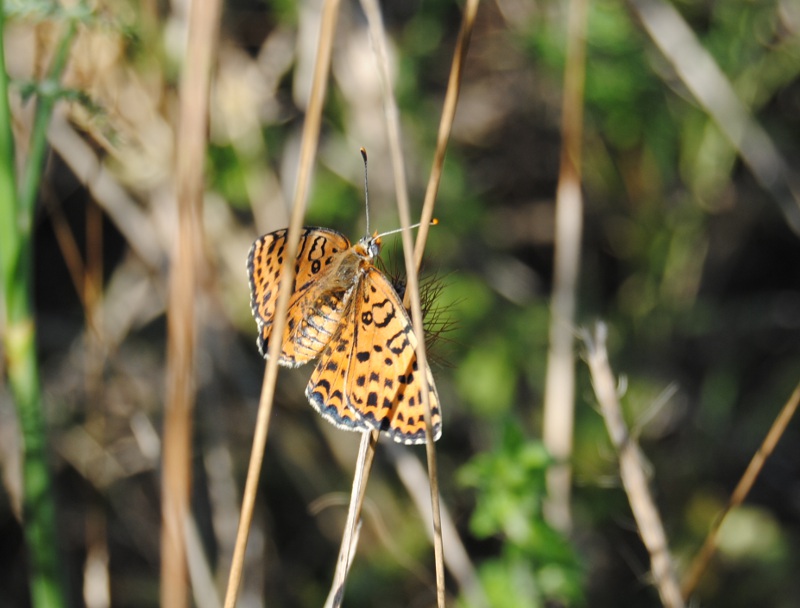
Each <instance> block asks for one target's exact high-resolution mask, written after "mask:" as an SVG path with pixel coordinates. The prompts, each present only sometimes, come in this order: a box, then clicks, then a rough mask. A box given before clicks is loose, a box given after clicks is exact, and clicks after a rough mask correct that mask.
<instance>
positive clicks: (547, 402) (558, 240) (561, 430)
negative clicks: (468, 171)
mask: <svg viewBox="0 0 800 608" xmlns="http://www.w3.org/2000/svg"><path fill="white" fill-rule="evenodd" d="M587 13H588V0H571V1H570V3H569V17H568V26H567V61H566V66H565V67H564V99H563V103H562V110H561V111H562V116H561V139H562V145H561V166H560V170H559V175H558V189H557V191H556V221H555V232H556V233H555V260H554V268H553V296H552V300H551V302H550V347H549V351H548V354H547V376H546V379H545V391H544V425H543V426H544V430H543V440H544V444H545V446H546V447H547V449H548V450H549V451H550V453H551V454H552V455H553V457H554V458H555V459H556V464H554V465H553V466H552V467H550V469H549V470H548V472H547V493H548V500H547V502H546V505H545V515H546V517H547V519H548V521H549V522H550V525H552V526H553V527H554V528H555V529H557V530H560V531H562V532H568V531H569V530H570V528H571V527H572V516H571V514H570V494H571V492H570V487H571V483H572V482H571V479H572V474H571V467H570V465H569V462H568V461H569V458H570V457H571V456H572V435H573V427H574V425H575V352H574V342H575V340H574V335H573V334H574V330H573V326H574V324H575V309H576V302H577V294H576V292H577V289H578V274H579V269H580V259H581V235H582V232H583V198H582V195H581V148H582V143H583V86H584V81H585V75H586V20H587Z"/></svg>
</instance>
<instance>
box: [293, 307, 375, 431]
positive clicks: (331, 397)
mask: <svg viewBox="0 0 800 608" xmlns="http://www.w3.org/2000/svg"><path fill="white" fill-rule="evenodd" d="M352 308H353V300H352V299H350V301H349V302H348V303H347V310H345V312H344V315H343V318H344V319H345V320H349V319H351V318H352ZM352 351H353V324H352V323H347V322H345V323H340V324H339V328H338V329H337V331H336V333H335V334H334V336H333V337H332V338H331V340H330V341H329V342H328V344H327V346H326V347H325V348H324V350H323V351H322V355H321V356H320V360H319V362H318V363H317V366H316V367H315V368H314V372H313V373H312V374H311V379H310V380H309V382H308V386H307V387H306V397H307V398H308V400H309V402H310V403H311V405H313V406H314V409H315V410H317V412H319V413H320V415H321V416H322V417H323V418H325V420H327V421H328V422H331V423H332V424H333V425H334V426H337V427H339V428H340V429H345V430H350V431H368V430H369V427H367V425H366V424H365V423H364V421H363V420H362V419H361V416H359V414H358V413H357V412H356V411H355V410H353V409H351V408H349V407H348V406H347V402H346V399H345V396H344V390H345V382H344V380H345V372H346V370H347V362H348V360H349V359H350V356H351V354H352Z"/></svg>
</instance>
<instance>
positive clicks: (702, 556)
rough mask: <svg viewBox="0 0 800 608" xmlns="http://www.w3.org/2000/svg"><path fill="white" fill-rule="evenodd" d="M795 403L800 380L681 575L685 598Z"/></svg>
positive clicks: (799, 402)
mask: <svg viewBox="0 0 800 608" xmlns="http://www.w3.org/2000/svg"><path fill="white" fill-rule="evenodd" d="M798 405H800V384H798V385H797V387H796V388H795V389H794V392H793V393H792V395H791V397H789V400H788V401H787V402H786V404H785V405H784V406H783V409H781V412H780V414H778V417H777V418H776V419H775V422H773V423H772V427H771V428H770V429H769V432H768V433H767V436H766V437H765V438H764V441H763V442H762V443H761V446H760V447H759V448H758V451H757V452H756V453H755V454H754V455H753V458H752V460H751V461H750V464H749V465H747V469H746V470H745V472H744V474H743V475H742V478H741V479H740V480H739V483H738V484H736V488H735V489H734V490H733V493H732V494H731V497H730V499H728V504H727V506H726V507H725V510H723V511H722V513H720V515H719V517H717V519H716V521H715V522H714V525H713V526H712V527H711V530H709V532H708V536H706V540H705V542H703V547H702V548H701V549H700V551H699V552H698V554H697V555H696V556H695V558H694V560H693V561H692V565H691V566H690V567H689V571H688V572H687V574H686V576H685V577H684V580H683V585H682V586H681V592H682V593H683V597H684V599H686V600H688V598H689V597H690V596H691V595H692V593H694V590H695V589H696V588H697V584H698V583H699V582H700V579H701V578H702V576H703V573H704V572H705V571H706V568H708V564H709V562H710V561H711V558H712V557H713V556H714V553H715V552H716V550H717V536H718V534H719V530H720V528H721V527H722V522H724V521H725V518H726V517H727V516H728V513H730V512H731V510H732V509H734V508H736V507H738V506H739V505H740V504H742V503H743V502H744V499H745V498H747V495H748V494H749V493H750V490H751V488H752V487H753V484H754V483H755V481H756V479H757V478H758V476H759V474H760V473H761V469H762V468H764V463H765V462H766V461H767V458H769V457H770V455H771V454H772V452H773V451H774V450H775V446H776V445H778V441H780V439H781V437H783V434H784V433H785V432H786V428H787V427H788V426H789V422H790V421H791V419H792V418H793V417H794V415H795V412H797V407H798Z"/></svg>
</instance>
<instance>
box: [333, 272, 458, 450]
mask: <svg viewBox="0 0 800 608" xmlns="http://www.w3.org/2000/svg"><path fill="white" fill-rule="evenodd" d="M345 321H346V322H345V323H343V325H347V326H348V327H352V328H353V330H352V333H353V336H352V344H350V345H349V348H350V350H351V352H350V356H349V357H347V359H345V360H344V361H345V362H346V364H347V371H346V373H345V375H344V394H345V398H346V401H347V405H348V406H349V407H350V408H351V409H353V410H355V411H356V412H358V414H359V415H360V416H361V418H362V419H363V420H364V422H365V423H366V424H367V425H368V426H369V427H371V428H374V429H377V430H379V431H381V432H383V433H384V434H386V435H388V436H389V437H390V438H391V439H392V440H394V441H396V442H398V443H406V444H419V443H425V416H424V411H425V406H424V404H423V402H422V383H423V382H427V385H428V397H429V400H430V406H431V422H432V425H433V439H434V441H436V440H437V439H439V437H440V436H441V433H442V417H441V412H440V410H439V396H438V394H437V393H436V386H435V385H434V382H433V375H432V374H431V370H430V368H428V367H426V368H425V369H424V370H420V369H419V368H418V365H417V353H416V347H417V339H416V336H415V335H414V332H413V329H412V325H411V319H410V318H409V316H408V313H407V312H406V310H405V308H404V307H403V303H402V301H401V300H400V298H399V296H398V295H397V292H395V290H394V289H393V288H392V286H391V284H390V283H389V281H388V279H387V278H386V277H385V276H384V275H383V274H382V273H381V272H380V271H379V270H378V269H377V268H375V267H374V266H369V267H367V268H366V269H365V272H364V274H363V276H362V277H361V278H360V280H359V282H358V286H357V288H356V292H355V294H354V295H353V299H352V303H351V304H350V305H349V306H348V311H347V314H346V315H345Z"/></svg>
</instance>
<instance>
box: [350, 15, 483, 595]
mask: <svg viewBox="0 0 800 608" xmlns="http://www.w3.org/2000/svg"><path fill="white" fill-rule="evenodd" d="M362 6H363V8H364V12H365V14H366V15H367V21H368V23H369V25H370V32H371V34H372V40H373V44H374V45H375V50H376V54H377V58H378V68H379V73H380V75H381V83H382V85H383V90H384V95H383V98H384V111H385V113H386V118H387V127H388V132H389V146H390V151H391V153H392V167H393V170H394V178H395V179H394V181H395V188H396V193H397V208H398V213H399V215H400V225H401V226H402V227H403V228H404V229H405V230H403V232H402V239H403V252H404V255H405V263H406V273H407V281H408V282H407V289H406V292H405V298H404V302H403V304H404V306H405V307H406V308H410V310H411V318H412V322H413V324H414V332H415V333H416V335H418V336H422V335H424V333H423V332H424V329H423V326H422V308H421V305H420V298H419V277H418V269H419V266H420V264H421V262H422V253H423V251H424V248H425V241H426V239H427V234H428V228H429V224H430V222H431V220H432V219H433V206H434V203H435V200H436V194H437V192H438V189H439V182H440V180H441V174H442V167H443V165H444V156H445V152H446V150H447V142H448V140H449V138H450V131H451V130H452V125H453V119H454V117H455V111H456V105H457V102H458V95H459V91H460V87H461V74H462V70H463V65H464V59H465V57H466V54H467V49H468V48H469V39H470V35H471V33H472V28H473V25H474V22H475V15H476V13H477V9H478V0H468V2H467V5H466V7H465V9H464V15H463V18H462V21H461V29H460V30H459V34H458V39H457V41H456V47H455V53H454V57H453V63H452V66H451V69H450V78H449V80H448V86H447V92H446V94H445V101H444V106H443V108H442V118H441V120H440V123H439V133H438V137H437V144H436V151H435V154H434V161H433V167H432V169H431V175H430V178H429V180H428V187H427V190H426V193H425V201H424V203H423V208H422V214H421V218H420V222H421V225H420V228H419V231H418V233H417V242H416V247H415V249H413V250H412V246H411V234H410V232H409V230H408V227H409V226H410V225H411V219H410V217H411V214H410V210H409V209H410V206H409V202H408V190H407V187H406V177H405V166H404V163H403V155H402V146H401V143H400V141H401V140H400V121H399V113H398V110H397V103H396V101H395V98H394V93H393V88H392V86H391V82H390V78H389V67H388V61H387V58H386V57H387V53H386V34H385V31H384V28H383V22H382V19H381V16H380V11H379V9H378V5H377V2H375V0H362ZM412 251H413V253H412ZM417 360H418V361H419V365H420V367H421V368H424V367H425V366H427V357H426V350H425V341H424V340H418V341H417ZM422 388H423V390H422V399H423V403H424V405H425V422H426V431H425V433H426V438H427V441H426V454H427V460H428V475H429V477H430V483H431V509H432V520H433V529H434V554H435V560H436V590H437V603H438V606H439V607H440V608H443V607H444V604H445V581H444V549H443V547H444V544H443V541H442V527H441V509H440V505H439V482H438V475H437V466H436V451H435V448H434V444H433V435H432V426H431V412H430V400H429V395H428V387H427V384H425V383H423V385H422ZM362 500H363V498H362Z"/></svg>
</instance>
